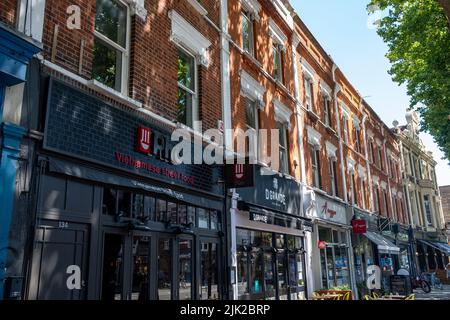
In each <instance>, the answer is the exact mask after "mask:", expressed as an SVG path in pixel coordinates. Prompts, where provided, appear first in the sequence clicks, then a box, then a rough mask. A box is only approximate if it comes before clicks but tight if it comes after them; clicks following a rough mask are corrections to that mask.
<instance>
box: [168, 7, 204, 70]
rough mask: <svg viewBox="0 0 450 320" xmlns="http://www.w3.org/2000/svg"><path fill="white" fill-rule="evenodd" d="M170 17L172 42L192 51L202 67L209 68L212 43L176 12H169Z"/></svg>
mask: <svg viewBox="0 0 450 320" xmlns="http://www.w3.org/2000/svg"><path fill="white" fill-rule="evenodd" d="M169 17H170V18H171V20H172V30H171V35H170V40H171V41H173V42H175V43H176V44H179V45H182V46H183V47H185V48H186V49H188V50H189V51H191V53H192V54H194V55H195V56H196V58H197V59H198V62H199V63H200V64H201V65H203V66H205V67H208V65H209V53H208V48H209V47H210V46H211V42H210V41H209V40H208V39H207V38H205V37H204V36H203V35H202V34H201V33H200V32H199V31H198V30H197V29H195V28H194V27H193V26H192V25H191V24H190V23H189V22H187V21H186V20H185V19H184V18H183V17H182V16H181V15H180V14H179V13H178V12H176V11H175V10H171V11H169Z"/></svg>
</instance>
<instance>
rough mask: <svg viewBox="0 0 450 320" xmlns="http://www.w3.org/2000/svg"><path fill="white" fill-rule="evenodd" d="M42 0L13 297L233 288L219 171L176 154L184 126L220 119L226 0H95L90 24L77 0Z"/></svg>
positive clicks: (20, 181)
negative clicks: (182, 161) (75, 20)
mask: <svg viewBox="0 0 450 320" xmlns="http://www.w3.org/2000/svg"><path fill="white" fill-rule="evenodd" d="M22 2H23V3H25V4H27V3H28V2H27V1H20V2H19V3H22ZM6 3H7V4H8V5H10V7H8V8H7V9H8V10H7V11H8V12H17V14H18V15H20V14H21V13H22V12H23V13H24V14H25V12H29V11H27V10H22V11H20V10H18V8H17V7H16V3H17V1H7V2H6ZM29 3H31V2H29ZM33 3H34V2H33ZM40 3H42V4H43V6H42V7H39V8H33V16H24V19H25V20H26V24H25V25H27V26H28V25H29V26H30V28H31V30H30V33H31V34H36V30H37V29H38V28H40V30H41V33H42V30H43V31H44V32H43V35H44V37H43V39H42V42H43V47H44V51H43V53H42V54H41V55H40V56H38V57H37V58H35V59H34V60H33V62H32V65H31V67H30V68H31V70H30V72H29V75H28V84H27V87H26V94H25V101H26V103H25V104H24V107H23V109H22V110H23V114H22V119H21V120H20V123H22V124H23V125H24V127H25V131H26V132H27V134H26V137H25V138H24V139H22V144H21V153H20V157H19V160H18V163H19V168H18V173H17V183H16V184H15V190H14V197H13V203H14V209H13V210H14V213H13V217H12V223H11V231H10V233H9V235H10V239H9V246H10V248H11V250H9V251H8V263H7V265H6V277H7V279H8V283H9V284H10V285H9V287H8V289H7V294H6V297H7V298H9V297H10V296H15V297H22V298H24V299H39V300H40V299H74V300H79V299H102V300H118V299H129V300H148V299H160V300H167V299H182V300H184V299H221V298H223V297H225V296H226V290H227V286H226V285H225V283H227V279H226V273H225V272H223V271H224V270H225V263H226V260H225V259H224V258H223V257H224V256H225V252H227V251H226V250H225V247H224V246H225V226H226V224H225V221H224V218H225V215H224V214H223V213H224V208H223V206H224V190H223V187H224V186H223V177H222V168H221V167H215V166H206V165H182V166H175V165H173V164H172V161H171V160H172V159H171V157H170V149H171V147H172V145H171V142H170V136H171V133H172V131H173V130H174V129H176V128H179V127H184V128H188V129H189V130H191V133H192V134H193V132H194V130H197V131H200V129H199V128H194V127H193V126H194V122H195V121H197V120H202V121H203V125H204V127H205V128H217V120H218V119H221V118H222V108H221V102H220V101H221V81H220V70H221V69H220V45H219V44H220V42H219V32H218V31H217V29H218V27H217V26H218V25H219V7H218V5H217V2H216V1H212V0H211V1H203V2H202V3H203V4H204V7H202V8H199V6H198V3H197V2H195V1H194V2H192V1H181V2H180V1H166V2H164V5H163V6H162V7H161V6H159V4H160V3H162V2H155V1H119V0H117V1H115V0H98V1H85V2H83V4H84V6H83V7H81V8H80V10H81V12H82V13H83V14H82V27H81V28H79V29H77V28H69V27H68V25H67V24H66V19H65V17H66V10H67V8H68V7H69V6H70V5H72V4H73V2H72V1H53V2H49V1H41V2H40ZM50 4H51V5H50ZM2 5H3V2H2ZM201 9H203V10H201ZM155 13H157V14H155ZM38 16H39V17H41V18H42V19H36V20H35V19H34V18H35V17H38ZM27 19H28V20H27ZM27 23H28V24H27ZM149 30H151V32H149ZM156 44H157V45H156ZM1 46H3V42H2V44H1ZM201 133H202V132H199V133H198V134H200V135H201ZM200 141H201V140H200ZM201 143H202V142H200V144H201ZM2 270H3V268H2Z"/></svg>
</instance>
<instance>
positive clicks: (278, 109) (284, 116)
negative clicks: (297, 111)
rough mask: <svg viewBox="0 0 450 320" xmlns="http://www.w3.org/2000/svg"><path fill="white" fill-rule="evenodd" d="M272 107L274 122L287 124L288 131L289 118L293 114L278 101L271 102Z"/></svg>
mask: <svg viewBox="0 0 450 320" xmlns="http://www.w3.org/2000/svg"><path fill="white" fill-rule="evenodd" d="M273 106H274V109H275V120H276V121H278V122H281V123H284V124H287V125H288V128H289V129H290V128H291V116H292V113H293V112H292V111H291V110H290V109H289V108H288V107H287V106H285V105H284V104H283V103H281V101H280V100H278V99H274V100H273Z"/></svg>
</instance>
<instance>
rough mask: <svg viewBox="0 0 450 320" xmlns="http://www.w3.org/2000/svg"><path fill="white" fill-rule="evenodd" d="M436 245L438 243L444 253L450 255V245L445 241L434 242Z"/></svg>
mask: <svg viewBox="0 0 450 320" xmlns="http://www.w3.org/2000/svg"><path fill="white" fill-rule="evenodd" d="M433 243H434V244H435V245H437V246H438V247H439V248H441V249H440V250H441V251H442V253H444V254H446V255H447V256H450V245H449V244H448V243H445V242H433Z"/></svg>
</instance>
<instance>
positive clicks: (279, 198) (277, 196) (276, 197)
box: [266, 189, 286, 205]
mask: <svg viewBox="0 0 450 320" xmlns="http://www.w3.org/2000/svg"><path fill="white" fill-rule="evenodd" d="M266 200H270V201H276V202H280V203H282V204H283V205H286V195H285V194H282V193H280V192H276V191H273V190H269V189H266Z"/></svg>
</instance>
